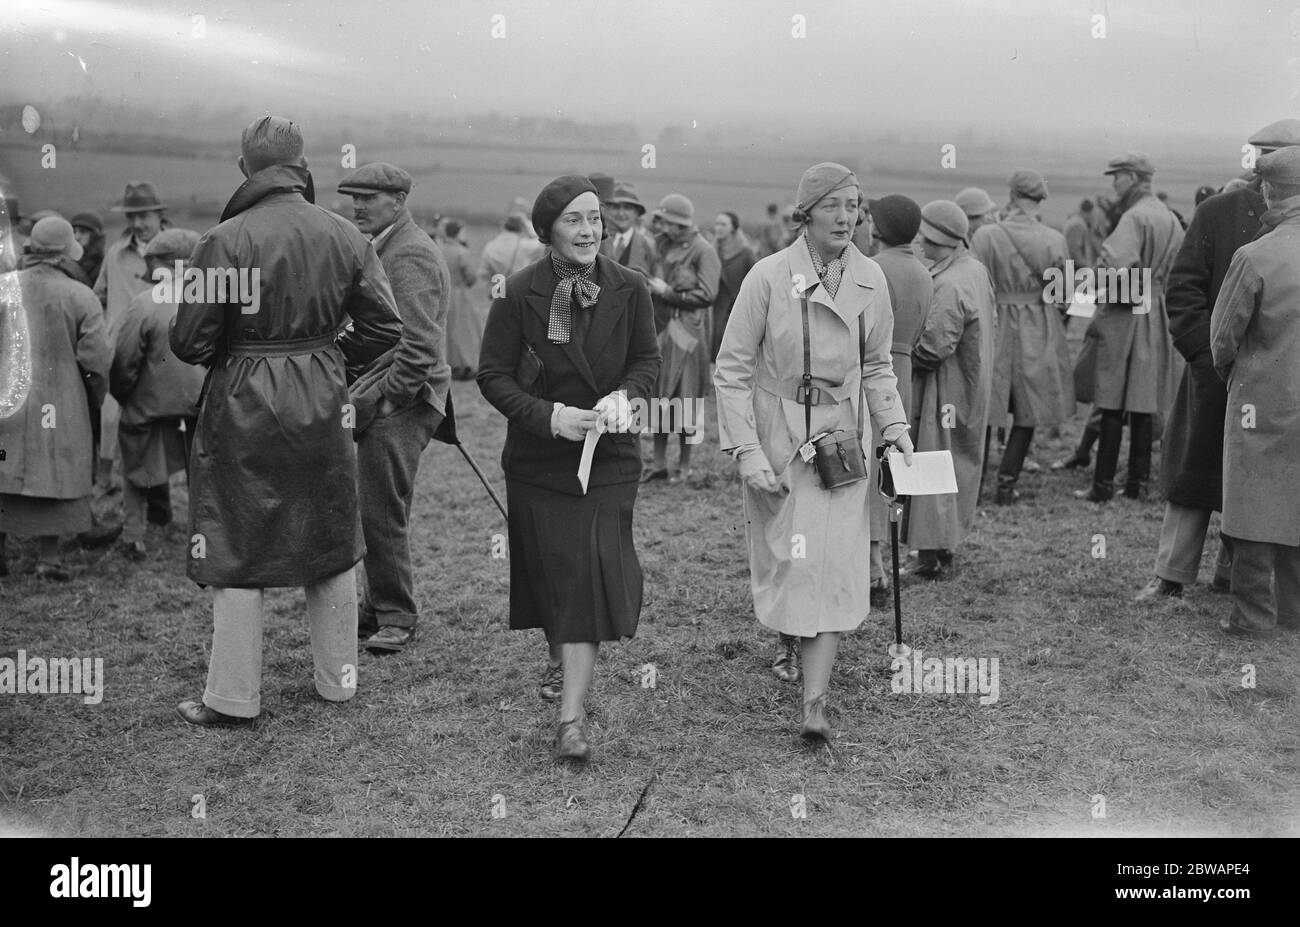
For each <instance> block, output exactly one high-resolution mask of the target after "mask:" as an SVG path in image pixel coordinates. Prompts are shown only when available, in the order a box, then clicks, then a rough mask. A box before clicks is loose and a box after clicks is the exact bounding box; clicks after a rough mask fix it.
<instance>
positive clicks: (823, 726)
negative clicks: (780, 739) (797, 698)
mask: <svg viewBox="0 0 1300 927" xmlns="http://www.w3.org/2000/svg"><path fill="white" fill-rule="evenodd" d="M799 736H800V737H802V738H804V740H830V739H831V723H830V721H828V720H826V693H824V692H823V693H822V694H821V695H819V696H817V697H816V698H815V699H813V700H812V701H810V702H804V703H803V723H802V724H800V725H799Z"/></svg>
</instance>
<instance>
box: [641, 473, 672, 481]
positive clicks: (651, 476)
mask: <svg viewBox="0 0 1300 927" xmlns="http://www.w3.org/2000/svg"><path fill="white" fill-rule="evenodd" d="M666 479H668V471H667V470H647V471H646V472H645V473H644V474H642V476H641V482H642V483H653V482H654V481H655V480H666Z"/></svg>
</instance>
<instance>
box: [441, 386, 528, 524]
mask: <svg viewBox="0 0 1300 927" xmlns="http://www.w3.org/2000/svg"><path fill="white" fill-rule="evenodd" d="M445 406H446V410H447V411H446V413H445V414H444V415H443V417H442V421H441V422H439V423H438V430H437V431H435V432H434V433H433V438H434V440H435V441H441V442H442V443H443V444H452V445H455V447H456V449H457V450H458V451H460V452H461V454H462V455H463V456H464V458H465V462H466V463H468V464H469V466H470V469H471V470H473V471H474V475H475V476H477V477H478V479H479V482H480V483H482V484H483V488H484V489H486V490H487V493H488V495H489V496H491V497H492V501H493V502H495V503H496V504H497V508H499V509H500V510H501V517H502V518H504V519H505V520H506V523H507V524H509V522H510V516H509V515H507V514H506V507H505V506H504V505H503V504H502V503H501V497H500V496H498V495H497V494H496V490H494V489H493V488H492V484H491V483H489V482H488V479H487V476H486V475H485V474H484V473H483V470H482V468H481V467H479V465H478V461H476V460H475V459H474V458H473V456H472V455H471V454H470V452H469V449H468V448H467V447H465V445H463V444H461V443H460V435H458V434H457V433H456V409H455V407H454V406H453V405H452V402H451V390H450V389H448V390H447V401H446V403H445Z"/></svg>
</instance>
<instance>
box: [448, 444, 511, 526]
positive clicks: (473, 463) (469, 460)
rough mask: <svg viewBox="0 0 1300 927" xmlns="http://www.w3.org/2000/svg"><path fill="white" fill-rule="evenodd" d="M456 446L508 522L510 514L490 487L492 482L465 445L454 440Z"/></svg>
mask: <svg viewBox="0 0 1300 927" xmlns="http://www.w3.org/2000/svg"><path fill="white" fill-rule="evenodd" d="M456 447H457V449H458V450H459V451H460V452H461V453H462V454H464V455H465V462H466V463H468V464H469V465H470V467H471V468H472V469H473V471H474V473H475V475H476V476H477V477H478V478H479V481H480V482H482V484H483V488H484V489H486V490H487V491H488V495H489V496H491V497H492V501H493V502H495V503H496V504H497V508H499V509H500V510H501V517H502V518H504V519H505V520H506V522H507V523H509V521H510V516H509V515H507V514H506V507H505V506H504V505H502V504H501V499H500V497H498V496H497V494H496V490H494V489H493V488H492V484H491V483H489V482H488V481H487V477H486V476H485V475H484V474H483V471H482V470H480V469H479V465H478V463H477V462H476V461H475V460H474V458H473V457H471V456H470V453H469V450H468V449H467V448H466V447H465V445H463V444H461V443H460V442H459V441H457V442H456Z"/></svg>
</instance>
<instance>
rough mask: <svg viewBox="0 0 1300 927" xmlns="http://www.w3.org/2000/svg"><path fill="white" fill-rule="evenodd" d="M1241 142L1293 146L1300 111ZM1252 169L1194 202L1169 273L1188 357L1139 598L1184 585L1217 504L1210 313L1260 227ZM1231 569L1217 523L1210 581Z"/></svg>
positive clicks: (1218, 448)
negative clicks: (1235, 259) (1149, 567)
mask: <svg viewBox="0 0 1300 927" xmlns="http://www.w3.org/2000/svg"><path fill="white" fill-rule="evenodd" d="M1249 143H1250V144H1251V145H1254V146H1255V147H1256V149H1257V150H1258V152H1259V154H1261V155H1263V154H1268V153H1269V152H1272V151H1276V150H1277V149H1279V148H1285V147H1287V146H1290V145H1300V119H1279V120H1278V121H1277V122H1273V123H1270V124H1269V125H1266V126H1264V128H1262V129H1260V130H1259V131H1258V132H1256V133H1255V134H1254V135H1252V136H1251V137H1250V139H1249ZM1252 176H1253V179H1252V180H1251V182H1250V184H1249V185H1247V186H1246V187H1244V188H1242V189H1240V190H1232V191H1230V192H1225V193H1222V194H1219V195H1218V196H1211V197H1209V198H1208V199H1206V200H1205V201H1204V202H1202V203H1201V204H1200V205H1199V206H1198V207H1197V208H1196V211H1195V212H1194V213H1193V214H1192V221H1191V224H1190V225H1189V226H1188V229H1187V236H1186V237H1185V238H1184V239H1183V244H1182V247H1181V248H1179V250H1178V256H1177V257H1176V258H1175V259H1174V266H1173V269H1172V270H1171V271H1170V273H1169V291H1168V295H1167V297H1166V303H1167V308H1168V312H1169V333H1170V335H1171V336H1172V337H1173V340H1174V348H1175V349H1176V350H1177V351H1178V353H1179V354H1181V355H1182V356H1183V358H1184V359H1185V360H1186V361H1187V365H1186V367H1185V368H1184V370H1183V375H1182V377H1181V379H1180V380H1179V384H1178V395H1177V398H1176V399H1175V400H1174V404H1173V407H1172V408H1171V409H1170V412H1169V421H1168V423H1167V424H1166V426H1165V431H1164V437H1163V439H1162V441H1161V444H1160V449H1161V460H1162V467H1161V471H1162V472H1161V475H1162V477H1163V483H1164V490H1165V499H1166V502H1165V515H1164V521H1163V524H1162V525H1161V528H1160V543H1159V547H1158V548H1157V551H1156V558H1155V570H1154V573H1155V575H1154V576H1153V577H1152V579H1151V581H1150V582H1149V583H1148V584H1147V585H1146V587H1145V588H1143V589H1142V591H1141V592H1139V593H1138V596H1137V598H1138V601H1150V600H1158V599H1159V598H1160V597H1164V596H1172V597H1178V596H1181V595H1182V593H1183V587H1184V586H1186V585H1188V584H1190V583H1194V582H1196V576H1197V573H1198V571H1199V569H1200V565H1201V551H1202V550H1203V549H1204V547H1205V538H1206V534H1207V532H1208V530H1209V526H1210V514H1211V513H1212V512H1218V511H1221V510H1222V508H1223V427H1224V414H1225V410H1226V408H1227V402H1228V392H1227V389H1226V388H1225V387H1224V385H1223V380H1222V379H1220V377H1219V375H1218V374H1217V373H1216V372H1215V370H1214V363H1213V358H1212V357H1211V352H1210V317H1211V311H1212V310H1213V308H1214V304H1215V301H1216V300H1217V299H1218V296H1219V291H1220V288H1221V287H1222V285H1223V278H1224V276H1225V275H1226V274H1227V273H1228V265H1229V264H1230V263H1231V262H1232V256H1233V255H1234V254H1236V252H1237V249H1238V248H1240V247H1241V246H1242V245H1244V244H1246V243H1247V242H1249V241H1253V240H1254V239H1255V238H1256V237H1257V236H1258V235H1259V234H1260V231H1261V229H1262V225H1261V222H1262V220H1263V217H1264V213H1265V211H1266V210H1267V209H1268V207H1267V205H1266V204H1265V202H1264V194H1263V191H1262V189H1261V186H1262V182H1263V180H1262V178H1261V177H1260V176H1259V175H1258V174H1255V175H1252ZM1231 568H1232V538H1231V537H1230V536H1229V535H1228V534H1227V533H1226V532H1220V534H1219V554H1218V559H1217V561H1216V563H1215V568H1214V579H1213V588H1214V589H1216V590H1218V591H1223V592H1226V591H1227V590H1228V588H1229V585H1230V582H1231Z"/></svg>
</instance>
